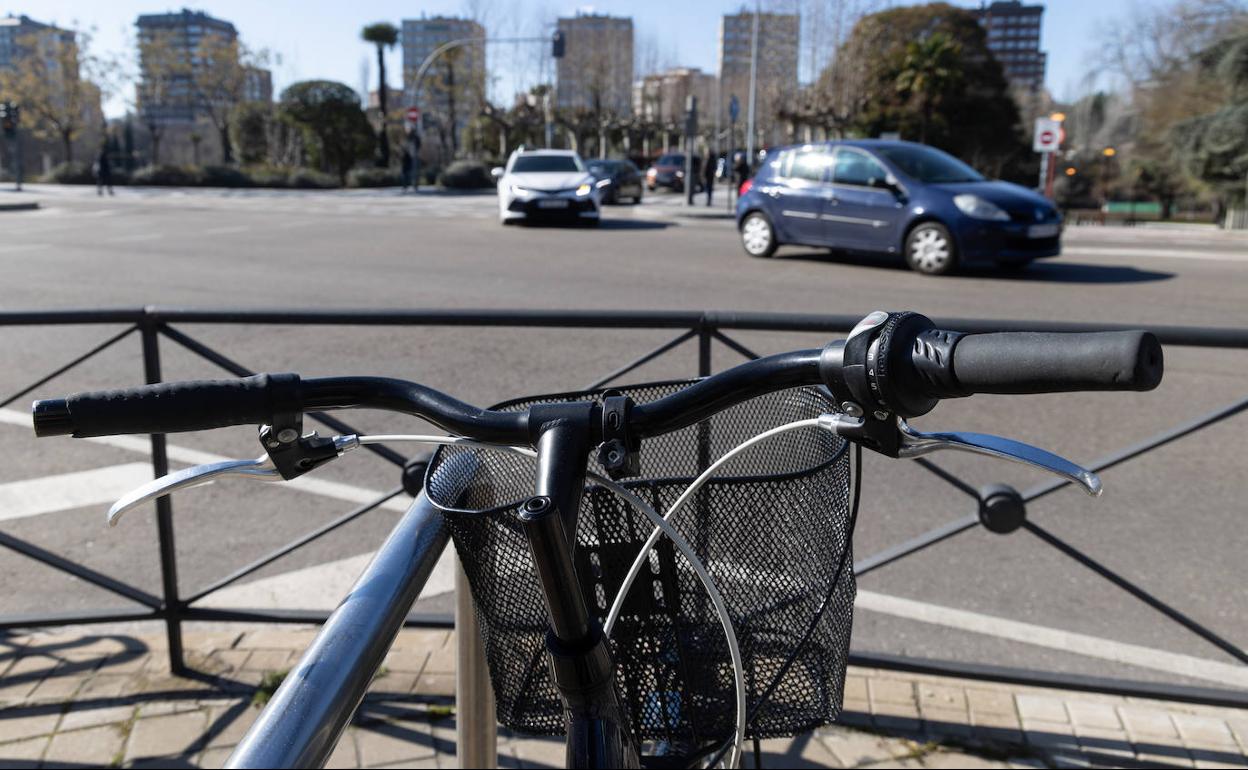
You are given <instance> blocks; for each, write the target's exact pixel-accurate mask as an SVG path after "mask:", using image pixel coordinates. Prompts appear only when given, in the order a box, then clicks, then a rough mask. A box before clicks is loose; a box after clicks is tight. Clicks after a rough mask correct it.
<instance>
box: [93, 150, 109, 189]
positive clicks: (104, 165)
mask: <svg viewBox="0 0 1248 770" xmlns="http://www.w3.org/2000/svg"><path fill="white" fill-rule="evenodd" d="M105 187H107V188H108V194H109V195H112V194H113V167H112V165H111V164H109V162H108V145H107V144H106V145H104V146H102V147H100V155H99V157H97V158H96V159H95V192H96V194H97V195H103V194H104V188H105Z"/></svg>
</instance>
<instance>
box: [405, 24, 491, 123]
mask: <svg viewBox="0 0 1248 770" xmlns="http://www.w3.org/2000/svg"><path fill="white" fill-rule="evenodd" d="M400 39H401V41H402V45H403V100H401V101H399V100H391V99H387V100H386V101H387V104H386V107H387V108H388V109H391V110H394V109H398V108H399V107H408V106H413V105H417V106H419V107H420V108H421V110H422V112H423V113H424V122H425V126H426V128H428V127H430V126H431V125H432V123H434V122H437V121H449V122H453V123H454V124H455V126H454V127H452V128H451V129H450V130H451V131H452V132H455V131H457V130H458V126H460V125H462V124H463V123H464V122H465V121H466V120H467V119H468V118H469V117H470V116H472V115H475V114H476V113H477V112H478V110H479V107H480V100H481V98H482V97H483V96H484V94H485V71H486V70H485V44H484V43H469V44H467V45H463V46H459V47H458V48H455V49H452V50H451V51H447V52H446V53H445V54H443V55H442V56H440V57H439V58H438V59H437V60H436V61H435V62H434V63H433V65H432V66H431V67H430V68H429V70H428V72H427V73H426V74H425V77H424V80H423V81H422V82H421V83H420V84H419V91H417V88H418V85H417V83H416V73H417V71H418V70H419V68H420V65H421V63H422V62H424V61H425V59H426V58H428V56H429V54H431V53H433V52H434V51H435V50H437V49H438V47H439V46H442V45H444V44H446V43H449V42H451V41H453V40H484V39H485V28H484V27H482V26H481V25H480V24H478V23H477V22H475V21H472V20H471V19H458V18H453V17H447V16H434V17H433V18H428V19H425V18H421V19H404V20H403V30H402V37H401V38H400ZM403 102H406V104H404V103H403ZM452 113H454V114H452Z"/></svg>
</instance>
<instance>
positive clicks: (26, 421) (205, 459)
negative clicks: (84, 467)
mask: <svg viewBox="0 0 1248 770" xmlns="http://www.w3.org/2000/svg"><path fill="white" fill-rule="evenodd" d="M0 423H7V424H9V425H17V426H20V427H23V428H27V429H29V428H30V425H31V422H30V415H29V414H27V413H25V412H20V411H18V410H16V409H0ZM79 440H80V441H90V442H92V443H95V444H102V445H104V446H109V447H113V448H114V449H124V450H126V451H129V452H137V453H139V454H144V455H150V454H151V451H152V444H151V441H150V440H148V439H147V438H146V437H140V436H102V437H99V438H88V439H79ZM167 452H168V455H169V459H170V460H171V461H173V462H178V463H186V464H187V465H202V464H204V463H217V462H221V461H222V460H232V459H236V458H232V457H225V456H223V455H217V454H213V453H211V452H201V451H200V450H198V449H189V448H187V447H180V446H177V445H174V444H170V445H168V449H167ZM148 473H149V475H148V477H147V478H145V479H143V481H141V482H139V483H140V484H141V483H145V482H147V481H150V480H151V476H150V473H151V471H150V469H149V470H148ZM226 483H229V482H226ZM242 483H246V482H242ZM134 486H138V484H135V485H134ZM281 486H282V487H283V488H289V489H296V490H298V491H300V492H307V493H309V494H313V495H320V496H322V497H330V498H333V499H335V500H343V501H346V502H349V503H355V504H356V505H363V504H364V503H368V502H371V501H373V500H376V499H377V498H379V497H381V495H382V493H381V492H378V491H376V490H372V489H366V488H364V487H357V486H354V485H351V484H342V483H340V482H337V481H328V480H326V479H316V478H311V477H309V476H301V477H300V478H297V479H295V480H294V481H286V482H282V483H281ZM132 488H133V487H130V488H128V489H132ZM128 489H127V491H128ZM191 494H194V492H192V493H191ZM114 499H115V498H114ZM110 502H111V501H110ZM380 507H382V508H385V509H387V510H391V511H406V510H407V508H408V502H407V498H406V496H405V495H399V496H398V497H395V498H392V499H390V500H387V501H386V502H384V503H382V504H381V506H380ZM101 515H103V512H101Z"/></svg>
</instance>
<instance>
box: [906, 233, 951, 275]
mask: <svg viewBox="0 0 1248 770" xmlns="http://www.w3.org/2000/svg"><path fill="white" fill-rule="evenodd" d="M906 264H907V265H909V266H910V269H911V270H914V271H915V272H916V273H922V274H923V275H948V274H949V273H951V272H953V269H954V268H955V267H956V266H957V264H958V253H957V248H956V247H955V246H954V245H953V236H951V235H950V234H949V230H948V229H947V228H946V227H945V226H944V225H942V224H940V223H938V222H924V223H923V224H921V225H919V226H917V227H915V228H914V229H913V230H911V231H910V235H908V236H907V237H906Z"/></svg>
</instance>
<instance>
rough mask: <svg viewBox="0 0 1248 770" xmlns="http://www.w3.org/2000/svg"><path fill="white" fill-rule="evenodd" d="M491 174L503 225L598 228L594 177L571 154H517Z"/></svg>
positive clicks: (597, 201)
mask: <svg viewBox="0 0 1248 770" xmlns="http://www.w3.org/2000/svg"><path fill="white" fill-rule="evenodd" d="M493 173H494V178H495V179H496V180H498V218H499V220H500V221H501V222H502V223H503V224H508V223H510V222H518V221H530V220H537V219H554V218H559V219H568V220H572V221H576V222H584V223H585V224H589V225H596V224H598V218H599V211H600V205H601V204H600V202H599V200H598V188H597V186H596V185H595V180H594V177H593V175H591V174H590V173H589V171H588V169H586V168H585V164H584V163H583V162H582V161H581V156H579V155H577V154H576V153H575V152H572V151H571V150H517V151H515V152H513V153H512V154H511V157H510V158H508V160H507V167H506V168H496V169H494V172H493Z"/></svg>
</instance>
